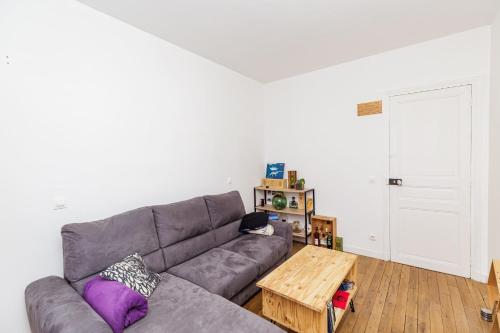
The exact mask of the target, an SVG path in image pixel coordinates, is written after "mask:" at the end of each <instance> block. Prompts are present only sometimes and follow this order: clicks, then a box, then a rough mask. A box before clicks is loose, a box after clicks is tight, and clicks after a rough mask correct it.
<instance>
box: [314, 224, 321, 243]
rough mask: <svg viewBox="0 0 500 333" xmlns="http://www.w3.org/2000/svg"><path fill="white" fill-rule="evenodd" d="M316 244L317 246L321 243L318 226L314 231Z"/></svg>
mask: <svg viewBox="0 0 500 333" xmlns="http://www.w3.org/2000/svg"><path fill="white" fill-rule="evenodd" d="M314 245H316V246H319V245H320V241H319V229H318V227H316V231H315V232H314Z"/></svg>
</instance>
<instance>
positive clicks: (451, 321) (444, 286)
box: [436, 273, 457, 333]
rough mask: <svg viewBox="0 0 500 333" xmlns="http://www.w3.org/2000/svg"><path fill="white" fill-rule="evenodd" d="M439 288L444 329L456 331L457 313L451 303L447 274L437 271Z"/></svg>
mask: <svg viewBox="0 0 500 333" xmlns="http://www.w3.org/2000/svg"><path fill="white" fill-rule="evenodd" d="M436 279H437V283H438V288H439V300H440V303H441V319H442V321H443V330H444V331H445V332H447V333H448V332H450V333H455V332H456V331H457V327H456V325H455V315H454V314H453V307H452V305H451V298H450V290H449V288H448V282H447V279H446V276H445V275H444V274H442V273H437V276H436Z"/></svg>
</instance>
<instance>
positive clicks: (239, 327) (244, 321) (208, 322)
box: [25, 191, 292, 333]
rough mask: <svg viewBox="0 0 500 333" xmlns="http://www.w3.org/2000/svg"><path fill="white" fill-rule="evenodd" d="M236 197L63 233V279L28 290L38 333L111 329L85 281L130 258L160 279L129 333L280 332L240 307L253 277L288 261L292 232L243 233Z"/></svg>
mask: <svg viewBox="0 0 500 333" xmlns="http://www.w3.org/2000/svg"><path fill="white" fill-rule="evenodd" d="M244 214H245V209H244V206H243V202H242V200H241V197H240V195H239V193H238V192H234V191H233V192H229V193H225V194H221V195H214V196H204V197H197V198H193V199H190V200H186V201H182V202H177V203H173V204H168V205H159V206H152V207H143V208H139V209H136V210H133V211H130V212H126V213H122V214H120V215H116V216H113V217H111V218H108V219H105V220H101V221H96V222H87V223H75V224H68V225H65V226H64V227H63V228H62V238H63V253H64V279H63V278H60V277H55V276H52V277H46V278H43V279H40V280H37V281H35V282H33V283H31V284H30V285H29V286H28V287H27V288H26V293H25V297H26V308H27V312H28V318H29V322H30V326H31V330H32V332H34V333H49V332H50V333H59V332H60V333H62V332H72V333H83V332H95V333H100V332H103V333H104V332H111V329H110V327H109V326H108V325H107V324H106V323H105V322H104V321H103V320H102V319H101V317H100V316H99V315H98V314H97V313H95V312H94V311H93V309H92V308H91V307H90V306H89V305H88V304H87V303H86V302H85V300H84V299H83V298H82V297H81V294H82V290H83V287H84V286H85V283H86V282H87V281H89V280H90V279H92V278H93V277H94V276H96V275H97V274H99V273H100V272H101V271H102V270H104V269H105V268H106V267H108V266H109V265H112V264H113V263H115V262H117V261H120V260H121V259H123V258H124V257H126V256H127V255H130V254H132V253H134V252H137V253H139V254H141V256H142V257H143V258H144V261H145V262H146V263H147V265H148V266H149V267H150V269H152V270H154V271H155V272H157V273H161V276H162V280H161V282H160V285H159V286H158V287H157V289H156V290H155V291H154V293H153V295H152V296H151V297H150V299H149V312H148V315H147V316H146V317H145V318H143V319H142V320H140V321H139V322H137V323H135V324H134V325H132V326H131V327H129V328H128V329H126V330H125V331H126V332H165V331H166V330H167V329H168V331H169V332H186V333H187V332H242V333H244V332H269V333H274V332H283V331H282V330H281V329H279V328H278V327H277V326H274V325H272V324H271V323H269V322H268V321H266V320H264V319H262V318H260V317H258V316H256V315H254V314H252V313H250V312H249V311H247V310H245V309H243V308H241V307H239V306H238V305H242V304H244V303H245V302H246V301H247V300H248V299H249V298H251V297H252V296H253V295H254V294H255V293H256V292H257V291H258V290H259V289H258V288H257V287H256V286H255V283H256V281H257V280H259V279H260V278H262V277H263V276H264V275H266V274H267V273H269V272H270V271H272V270H273V269H274V268H275V267H277V266H278V265H279V264H281V263H282V262H283V261H285V260H286V259H287V258H288V257H289V256H290V255H291V249H292V230H291V226H290V225H289V224H286V223H281V222H271V223H272V224H273V226H274V228H275V234H274V235H273V236H262V235H250V234H241V233H240V232H239V231H238V229H239V225H240V221H241V218H242V217H243V215H244Z"/></svg>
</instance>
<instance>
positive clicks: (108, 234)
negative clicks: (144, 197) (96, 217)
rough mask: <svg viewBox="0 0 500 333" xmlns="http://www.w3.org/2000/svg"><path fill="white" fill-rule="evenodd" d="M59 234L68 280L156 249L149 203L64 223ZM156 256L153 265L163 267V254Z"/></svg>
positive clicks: (157, 267) (157, 248)
mask: <svg viewBox="0 0 500 333" xmlns="http://www.w3.org/2000/svg"><path fill="white" fill-rule="evenodd" d="M61 234H62V240H63V254H64V276H65V277H66V279H68V280H69V281H71V282H75V281H78V280H81V279H83V278H85V277H88V276H90V275H92V274H95V273H97V272H100V271H102V270H103V269H105V268H106V267H108V266H109V265H112V264H114V263H116V262H118V261H120V260H122V259H123V258H125V257H126V256H128V255H130V254H132V253H135V252H137V253H139V254H141V255H147V254H152V253H154V252H155V251H159V244H158V236H157V234H156V228H155V225H154V219H153V211H152V209H151V208H149V207H145V208H139V209H135V210H132V211H129V212H126V213H122V214H119V215H116V216H113V217H110V218H107V219H104V220H100V221H96V222H87V223H73V224H67V225H65V226H63V227H62V230H61ZM154 258H157V257H156V256H154ZM160 259H161V262H155V266H156V269H157V270H160V271H161V270H165V268H164V263H163V258H160ZM146 263H147V260H146Z"/></svg>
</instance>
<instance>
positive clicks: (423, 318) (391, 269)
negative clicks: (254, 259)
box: [244, 243, 491, 333]
mask: <svg viewBox="0 0 500 333" xmlns="http://www.w3.org/2000/svg"><path fill="white" fill-rule="evenodd" d="M302 247H303V245H301V244H299V243H294V253H296V252H297V251H299V250H300V249H301V248H302ZM358 280H359V282H358V285H359V287H360V289H359V292H358V295H357V296H356V299H355V301H354V304H355V307H356V312H354V313H352V312H349V313H347V314H346V316H345V317H344V319H343V320H342V323H341V324H340V326H339V328H338V329H337V331H336V332H338V333H350V332H354V333H362V332H432V333H436V332H443V333H449V332H471V333H481V332H484V333H486V332H489V331H490V329H491V326H490V324H489V323H486V322H485V321H483V320H482V319H481V316H480V314H479V309H480V308H481V307H485V306H486V304H487V300H488V295H487V290H486V285H485V284H482V283H479V282H476V281H472V280H470V279H464V278H461V277H456V276H452V275H447V274H443V273H436V272H433V271H428V270H425V269H420V268H415V267H411V266H406V265H402V264H397V263H393V262H387V261H383V260H378V259H373V258H368V257H362V256H360V257H359V263H358ZM261 304H262V298H261V293H258V294H257V295H255V296H254V297H253V298H252V299H250V300H249V301H248V302H247V304H245V306H244V307H245V308H247V309H248V310H250V311H252V312H254V313H256V314H259V315H262V305H261ZM290 332H292V331H290Z"/></svg>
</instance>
